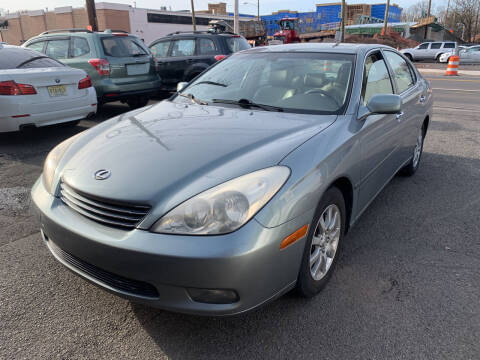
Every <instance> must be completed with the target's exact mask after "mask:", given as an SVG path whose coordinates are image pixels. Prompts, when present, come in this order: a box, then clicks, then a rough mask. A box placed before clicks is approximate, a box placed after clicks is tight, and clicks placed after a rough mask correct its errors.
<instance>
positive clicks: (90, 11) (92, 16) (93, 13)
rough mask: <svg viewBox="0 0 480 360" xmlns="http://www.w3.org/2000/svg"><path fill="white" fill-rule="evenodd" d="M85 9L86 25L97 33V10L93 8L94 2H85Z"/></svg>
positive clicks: (93, 0)
mask: <svg viewBox="0 0 480 360" xmlns="http://www.w3.org/2000/svg"><path fill="white" fill-rule="evenodd" d="M85 7H86V9H87V18H88V25H89V26H90V27H91V28H92V31H98V21H97V9H96V8H95V0H86V4H85Z"/></svg>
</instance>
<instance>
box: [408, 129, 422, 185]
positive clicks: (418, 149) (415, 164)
mask: <svg viewBox="0 0 480 360" xmlns="http://www.w3.org/2000/svg"><path fill="white" fill-rule="evenodd" d="M424 139H425V131H424V128H423V126H422V128H421V129H420V131H419V133H418V135H417V143H416V144H415V147H414V148H413V154H412V159H411V160H410V162H409V163H408V164H407V165H405V167H404V168H403V169H402V174H403V175H406V176H412V175H413V174H415V173H416V172H417V170H418V168H419V167H420V159H421V157H422V152H423V140H424Z"/></svg>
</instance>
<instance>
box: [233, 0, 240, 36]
mask: <svg viewBox="0 0 480 360" xmlns="http://www.w3.org/2000/svg"><path fill="white" fill-rule="evenodd" d="M238 21H239V20H238V0H235V4H234V7H233V32H234V33H235V34H239V33H240V23H239V22H238Z"/></svg>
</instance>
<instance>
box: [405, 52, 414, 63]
mask: <svg viewBox="0 0 480 360" xmlns="http://www.w3.org/2000/svg"><path fill="white" fill-rule="evenodd" d="M405 56H406V57H407V58H408V60H410V61H413V57H412V55H410V54H405Z"/></svg>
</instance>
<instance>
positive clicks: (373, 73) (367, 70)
mask: <svg viewBox="0 0 480 360" xmlns="http://www.w3.org/2000/svg"><path fill="white" fill-rule="evenodd" d="M393 93H394V87H393V83H392V80H391V78H390V73H389V71H388V68H387V65H386V63H385V60H384V58H383V56H382V53H381V52H380V51H375V52H374V53H371V54H369V55H368V56H367V58H366V60H365V65H364V74H363V86H362V93H361V100H360V101H361V104H360V105H361V106H366V104H367V103H368V100H369V99H370V98H371V97H372V96H373V95H376V94H393ZM362 121H363V124H362V125H361V130H360V131H361V133H360V141H361V151H362V160H361V161H362V164H361V169H362V170H361V173H362V175H361V182H360V191H359V201H358V210H359V211H361V210H363V209H364V208H365V207H366V206H367V205H368V204H369V203H370V201H371V200H372V199H373V198H374V197H375V195H376V194H377V193H378V192H379V191H380V190H381V189H382V188H383V186H384V185H385V184H386V183H387V182H388V181H389V180H390V178H391V177H392V175H393V174H394V172H395V171H396V167H397V164H396V162H395V156H396V151H397V149H398V144H399V141H400V139H399V134H398V127H399V126H398V121H397V118H396V115H395V114H381V115H370V116H368V117H367V118H366V119H364V120H362Z"/></svg>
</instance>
